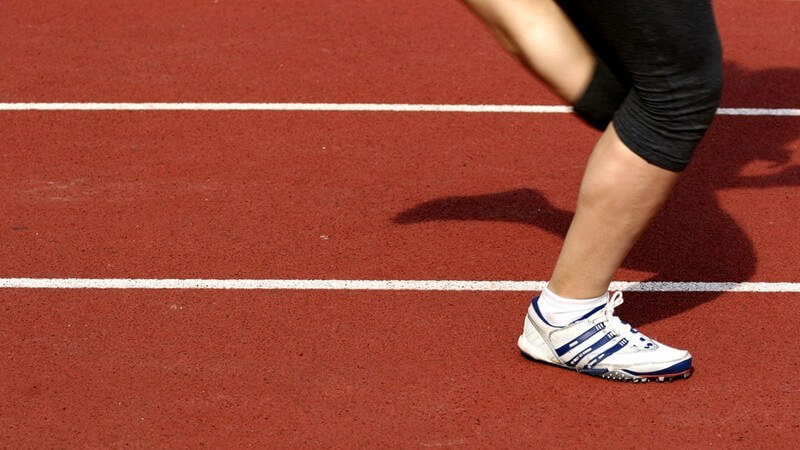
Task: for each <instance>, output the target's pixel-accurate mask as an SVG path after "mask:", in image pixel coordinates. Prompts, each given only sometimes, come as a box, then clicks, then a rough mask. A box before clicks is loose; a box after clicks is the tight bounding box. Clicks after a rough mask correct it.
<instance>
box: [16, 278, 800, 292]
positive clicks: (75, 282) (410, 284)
mask: <svg viewBox="0 0 800 450" xmlns="http://www.w3.org/2000/svg"><path fill="white" fill-rule="evenodd" d="M545 284H546V282H545V281H468V280H268V279H267V280H218V279H142V278H0V288H6V289H239V290H347V291H361V290H364V291H498V292H502V291H539V290H541V289H542V288H544V286H545ZM611 289H612V290H624V291H639V292H800V283H761V282H743V283H733V282H731V283H724V282H666V281H665V282H661V281H658V282H653V281H651V282H634V281H615V282H613V283H611Z"/></svg>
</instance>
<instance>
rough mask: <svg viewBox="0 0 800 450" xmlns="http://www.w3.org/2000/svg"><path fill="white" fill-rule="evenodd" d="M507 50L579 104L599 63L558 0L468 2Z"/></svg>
mask: <svg viewBox="0 0 800 450" xmlns="http://www.w3.org/2000/svg"><path fill="white" fill-rule="evenodd" d="M464 2H465V3H466V4H467V5H469V6H470V8H472V10H473V11H475V13H476V14H478V15H479V16H480V17H481V18H482V19H483V20H484V21H485V22H486V24H487V25H489V27H490V28H491V29H492V31H493V32H494V33H495V35H496V36H497V38H498V39H499V40H500V42H501V43H502V44H503V45H504V46H505V47H506V49H507V50H508V51H510V52H512V53H514V54H515V55H517V57H518V58H520V60H521V61H522V62H523V63H525V64H526V65H527V66H528V67H529V68H530V69H531V70H532V71H533V72H534V73H535V74H536V75H538V76H539V77H540V78H541V79H542V80H544V82H545V83H547V84H548V85H549V86H550V87H551V88H552V89H553V90H554V91H555V92H556V93H557V94H559V95H560V96H561V97H562V98H564V99H565V100H567V101H568V102H570V103H573V104H574V103H575V102H576V101H577V100H578V99H579V98H580V96H581V94H583V91H585V90H586V86H587V85H588V84H589V81H590V80H591V77H592V73H593V72H594V68H595V65H596V61H595V57H594V54H593V53H592V51H591V49H590V48H589V46H588V45H587V44H586V41H584V39H583V37H582V36H581V35H580V33H579V32H578V30H577V29H575V26H574V25H573V24H572V22H570V20H569V19H568V18H567V16H566V15H565V14H564V12H563V11H562V10H561V8H560V7H559V6H558V5H557V4H556V3H555V2H554V1H553V0H464Z"/></svg>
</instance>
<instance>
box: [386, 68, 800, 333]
mask: <svg viewBox="0 0 800 450" xmlns="http://www.w3.org/2000/svg"><path fill="white" fill-rule="evenodd" d="M726 71H727V72H726V73H727V76H728V77H735V78H736V80H737V82H736V84H737V85H739V86H742V85H745V86H769V89H770V90H769V92H766V93H765V96H766V97H765V98H766V99H768V100H769V99H771V97H770V96H769V93H770V92H774V91H775V90H776V89H777V88H776V87H775V84H776V83H778V84H781V83H783V84H787V83H794V84H797V81H793V80H800V70H797V69H790V68H785V69H769V70H764V71H757V72H747V71H744V70H743V69H741V68H740V67H738V66H737V65H736V64H733V63H730V62H729V63H726ZM789 80H792V81H791V82H790V81H789ZM777 90H782V91H784V92H787V91H796V92H800V89H798V87H797V86H794V87H792V86H782V87H781V88H780V89H777ZM754 97H757V94H754V93H753V92H751V93H750V94H749V96H748V98H750V99H753V98H754ZM753 101H755V100H753ZM774 121H780V126H778V127H775V126H771V123H775V122H774ZM743 125H744V126H743ZM798 135H800V121H798V120H796V118H795V119H791V118H780V119H779V118H776V119H764V118H758V117H718V118H717V121H716V123H715V125H714V127H713V129H712V130H711V131H710V132H709V136H708V137H707V138H706V140H705V141H704V142H703V143H702V145H701V147H700V148H699V149H698V151H697V153H696V156H695V159H694V160H693V162H692V165H691V167H690V169H689V170H688V171H687V172H686V173H685V174H684V176H683V177H682V180H681V182H680V183H679V184H678V187H677V188H676V190H675V192H674V193H673V194H672V196H671V197H670V199H669V200H668V202H667V204H666V206H665V208H664V209H663V211H662V213H661V214H659V215H658V216H657V217H656V218H655V219H654V221H653V223H652V224H651V226H650V227H649V228H648V229H647V231H646V232H645V234H644V235H643V236H642V237H641V238H640V240H639V242H638V243H637V244H636V246H635V247H634V248H633V250H632V251H631V253H630V254H629V255H628V257H627V259H626V260H625V262H624V263H623V267H625V268H629V269H634V270H639V271H647V272H651V273H655V274H656V275H654V276H652V277H651V278H649V279H648V280H647V281H724V282H740V281H747V280H749V279H750V278H751V277H752V276H753V275H754V274H755V271H756V267H757V262H758V261H757V257H756V252H755V249H754V247H753V244H752V242H751V240H750V238H749V237H748V236H747V234H746V233H745V231H744V230H743V229H742V227H741V226H740V225H739V224H737V223H736V221H735V220H734V218H733V217H732V216H731V215H730V214H728V213H727V212H726V211H725V210H724V209H723V208H722V206H721V205H720V203H719V200H718V198H717V193H718V192H719V191H722V190H727V189H737V188H744V189H755V188H763V187H772V186H798V185H800V167H798V166H797V165H792V164H791V163H790V159H791V154H790V151H789V149H788V146H787V144H788V143H790V142H792V141H793V140H795V139H796V138H797V137H798ZM753 161H765V162H767V163H768V164H771V165H772V166H773V167H776V169H775V170H774V171H772V172H770V174H769V175H764V176H742V175H741V172H742V169H743V168H744V166H745V165H747V164H749V163H751V162H753ZM621 182H624V180H623V181H621ZM572 215H573V213H572V211H566V210H562V209H559V208H556V207H554V206H553V205H552V204H551V203H550V202H549V201H548V200H547V198H545V197H544V196H543V195H542V194H541V193H540V192H538V191H537V190H535V189H517V190H512V191H506V192H498V193H491V194H485V195H477V196H463V197H446V198H439V199H434V200H430V201H426V202H423V203H421V204H419V205H417V206H415V207H413V208H411V209H409V210H406V211H403V212H401V213H400V214H398V215H397V216H396V217H395V218H394V222H395V223H397V224H402V225H408V224H414V223H420V222H428V221H440V220H462V221H473V220H476V221H501V222H514V223H522V224H527V225H531V226H535V227H537V228H540V229H543V230H545V231H548V232H550V233H553V234H555V235H558V236H561V237H562V238H563V236H564V235H565V234H566V231H567V228H568V227H569V223H570V221H571V219H572ZM719 295H720V294H719V293H715V292H692V293H674V294H670V296H669V298H668V299H664V300H663V301H658V302H657V303H656V304H654V303H653V302H648V300H647V299H648V297H652V294H648V293H643V292H631V293H629V294H627V295H626V303H625V305H624V306H623V311H622V313H623V314H625V315H626V317H629V318H630V319H631V321H632V322H634V323H636V324H639V325H644V324H647V323H651V322H655V321H658V320H661V319H664V318H667V317H671V316H674V315H677V314H680V313H682V312H684V311H687V310H689V309H691V308H694V307H695V306H697V305H700V304H702V303H705V302H708V301H711V300H713V299H715V298H717V297H718V296H719ZM654 306H657V307H654Z"/></svg>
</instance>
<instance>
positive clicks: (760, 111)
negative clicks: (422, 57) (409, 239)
mask: <svg viewBox="0 0 800 450" xmlns="http://www.w3.org/2000/svg"><path fill="white" fill-rule="evenodd" d="M0 111H394V112H463V113H539V114H565V113H570V112H572V108H571V107H569V106H564V105H446V104H443V105H436V104H408V103H0ZM717 114H719V115H726V116H800V108H720V109H719V110H717Z"/></svg>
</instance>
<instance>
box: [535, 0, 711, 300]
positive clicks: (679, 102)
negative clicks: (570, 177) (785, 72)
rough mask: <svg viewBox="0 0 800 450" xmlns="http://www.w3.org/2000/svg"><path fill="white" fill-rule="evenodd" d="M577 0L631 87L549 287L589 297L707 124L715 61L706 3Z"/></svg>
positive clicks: (598, 154) (596, 159)
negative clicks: (622, 68) (627, 77)
mask: <svg viewBox="0 0 800 450" xmlns="http://www.w3.org/2000/svg"><path fill="white" fill-rule="evenodd" d="M579 3H580V5H581V7H582V8H584V10H585V11H587V13H588V14H589V15H590V16H591V17H592V18H593V20H594V21H595V22H594V24H595V26H596V27H597V29H598V30H599V31H600V32H601V33H602V34H603V35H604V38H606V39H608V41H609V42H610V44H611V46H612V47H613V48H614V49H615V50H616V51H617V55H618V57H619V60H620V61H621V62H622V64H623V65H624V66H625V68H626V70H628V72H629V74H630V76H631V80H632V83H633V86H634V89H632V90H631V91H630V93H629V95H628V97H627V98H626V100H625V102H624V103H623V105H622V106H621V108H620V109H619V110H618V112H617V113H616V115H615V117H614V122H613V126H612V127H609V129H608V130H607V131H606V132H605V133H604V134H603V136H602V137H601V139H600V141H599V142H598V143H597V145H596V147H595V149H594V151H593V153H592V156H591V158H590V160H589V164H588V166H587V168H586V172H585V174H584V179H583V183H582V185H581V190H580V195H579V198H578V205H577V209H576V213H575V217H574V219H573V222H572V224H571V225H570V229H569V231H568V233H567V237H566V240H565V242H564V246H563V248H562V251H561V254H560V255H559V259H558V262H557V264H556V267H555V270H554V272H553V276H552V278H551V280H550V284H549V286H550V289H551V290H552V291H553V292H555V293H556V294H558V295H560V296H563V297H568V298H592V297H597V296H599V295H602V294H603V293H605V292H606V290H607V289H608V285H609V282H610V280H611V278H612V277H613V275H614V273H615V272H616V270H617V269H618V267H619V265H620V264H621V263H622V261H623V259H624V258H625V256H626V255H627V253H628V251H629V250H630V248H631V247H632V245H633V243H634V242H635V241H636V239H637V238H638V237H639V235H640V234H641V233H642V231H643V230H644V229H645V227H646V226H647V224H648V223H649V221H650V219H651V218H652V217H653V216H654V215H655V213H656V212H657V211H658V209H659V208H660V206H661V205H662V204H663V203H664V201H665V199H666V197H667V196H668V194H669V192H670V191H671V190H672V187H673V185H674V184H675V182H676V180H677V178H678V172H680V171H681V170H683V169H684V168H685V167H686V164H688V162H689V158H690V157H691V154H692V152H693V150H694V148H695V146H696V145H697V143H698V142H699V141H700V139H701V138H702V136H703V134H704V133H705V130H706V129H707V128H708V125H709V124H710V122H711V119H712V118H713V116H714V112H715V111H716V107H717V104H718V102H719V97H720V90H721V83H722V71H721V67H722V64H721V62H722V61H721V49H720V45H719V38H718V36H717V33H716V26H715V24H714V19H713V14H712V11H711V5H710V4H709V2H708V1H704V0H675V1H670V2H662V3H660V4H659V5H658V6H654V5H652V4H643V3H641V2H640V1H639V0H630V1H627V0H608V1H604V0H585V1H583V0H581V1H579ZM621 24H626V25H627V26H624V27H621Z"/></svg>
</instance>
